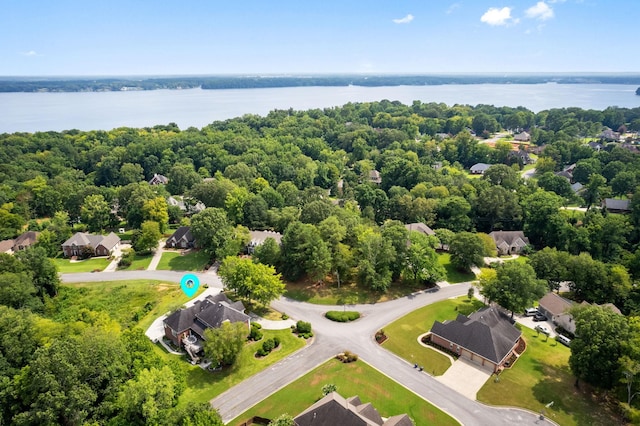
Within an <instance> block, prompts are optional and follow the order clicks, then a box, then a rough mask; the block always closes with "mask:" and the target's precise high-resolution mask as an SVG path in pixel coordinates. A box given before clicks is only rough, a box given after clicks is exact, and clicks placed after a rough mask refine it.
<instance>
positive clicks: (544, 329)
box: [535, 325, 551, 336]
mask: <svg viewBox="0 0 640 426" xmlns="http://www.w3.org/2000/svg"><path fill="white" fill-rule="evenodd" d="M535 330H536V331H538V332H540V333H542V334H544V335H546V336H548V335H549V334H551V332H550V331H549V329H548V328H547V327H545V326H544V325H536V327H535Z"/></svg>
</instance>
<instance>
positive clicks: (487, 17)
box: [480, 7, 518, 26]
mask: <svg viewBox="0 0 640 426" xmlns="http://www.w3.org/2000/svg"><path fill="white" fill-rule="evenodd" d="M480 21H482V22H484V23H486V24H489V25H494V26H497V25H508V24H512V23H513V24H517V23H518V19H514V18H513V17H512V16H511V8H510V7H503V8H502V9H498V8H497V7H490V8H489V10H487V11H486V12H485V13H484V15H482V16H481V17H480Z"/></svg>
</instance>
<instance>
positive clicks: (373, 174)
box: [369, 170, 382, 185]
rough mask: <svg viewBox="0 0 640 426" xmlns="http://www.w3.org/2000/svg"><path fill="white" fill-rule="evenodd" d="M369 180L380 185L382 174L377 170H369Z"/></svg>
mask: <svg viewBox="0 0 640 426" xmlns="http://www.w3.org/2000/svg"><path fill="white" fill-rule="evenodd" d="M369 182H372V183H375V184H376V185H380V184H381V183H382V175H381V174H380V172H379V171H377V170H371V171H370V172H369Z"/></svg>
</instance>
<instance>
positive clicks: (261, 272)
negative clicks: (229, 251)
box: [218, 256, 285, 306]
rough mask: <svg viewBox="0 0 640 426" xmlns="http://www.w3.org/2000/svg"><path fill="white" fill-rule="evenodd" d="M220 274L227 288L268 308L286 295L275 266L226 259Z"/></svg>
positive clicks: (234, 258) (219, 271) (236, 258)
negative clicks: (272, 302)
mask: <svg viewBox="0 0 640 426" xmlns="http://www.w3.org/2000/svg"><path fill="white" fill-rule="evenodd" d="M218 274H219V275H220V278H221V279H222V283H223V284H224V286H225V288H227V289H229V290H233V291H234V292H235V294H237V295H238V296H240V297H245V298H247V299H253V300H256V301H258V302H259V303H261V304H262V305H265V306H267V305H268V304H269V303H270V302H271V301H272V300H274V299H277V298H278V297H280V296H281V295H282V294H283V293H284V289H285V287H284V283H283V282H282V280H281V279H280V274H276V271H275V268H274V267H273V266H268V265H263V264H262V263H254V262H252V261H251V259H246V258H244V259H240V258H238V257H235V256H229V257H226V258H225V259H224V260H223V261H222V264H221V265H220V269H219V270H218Z"/></svg>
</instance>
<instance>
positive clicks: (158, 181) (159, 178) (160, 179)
mask: <svg viewBox="0 0 640 426" xmlns="http://www.w3.org/2000/svg"><path fill="white" fill-rule="evenodd" d="M168 183H169V178H168V177H166V176H163V175H159V174H158V173H154V174H153V177H152V178H151V179H149V185H166V184H168Z"/></svg>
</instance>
